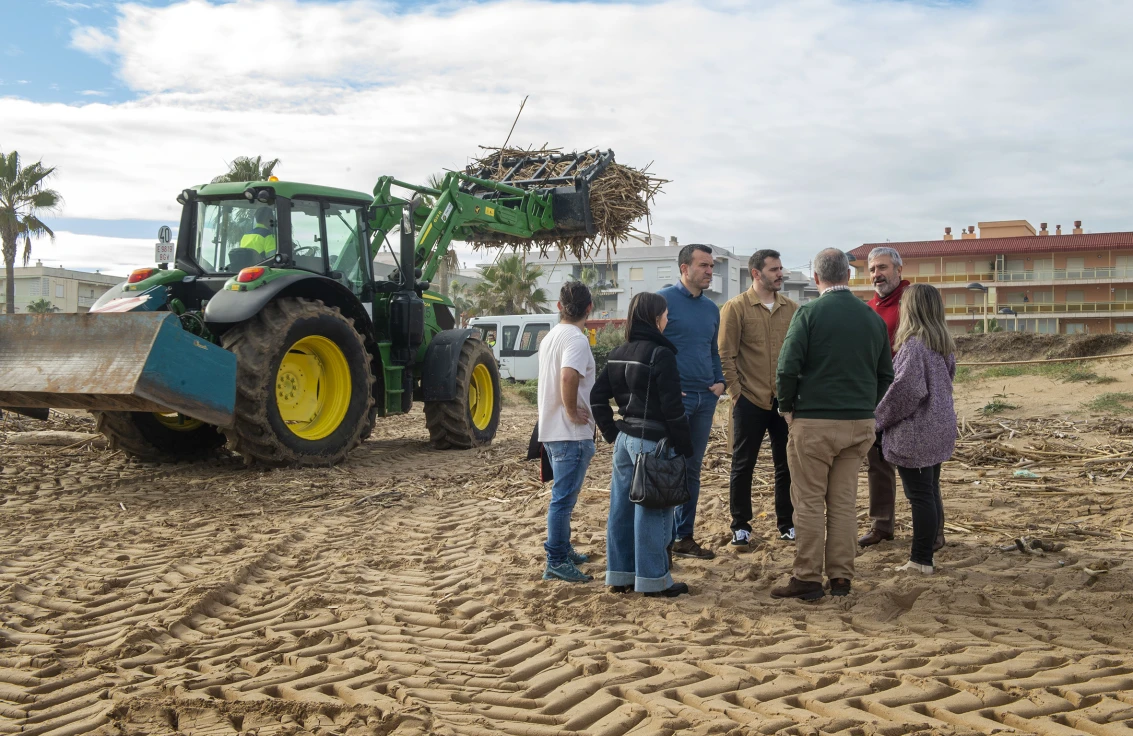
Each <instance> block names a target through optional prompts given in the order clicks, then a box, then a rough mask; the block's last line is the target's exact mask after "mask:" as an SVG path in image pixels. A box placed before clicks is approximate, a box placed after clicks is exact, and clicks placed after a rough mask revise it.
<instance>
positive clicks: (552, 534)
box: [543, 440, 594, 565]
mask: <svg viewBox="0 0 1133 736" xmlns="http://www.w3.org/2000/svg"><path fill="white" fill-rule="evenodd" d="M543 448H544V449H545V450H546V451H547V454H548V455H549V456H550V458H551V470H553V471H554V473H555V479H554V481H552V482H551V503H550V504H549V505H548V507H547V541H546V542H545V543H544V544H543V549H545V550H547V563H548V564H551V565H560V564H562V563H563V561H564V560H566V558H567V554H569V553H570V514H571V512H572V511H574V504H575V502H576V501H578V491H579V490H580V489H581V488H582V481H584V480H585V479H586V469H587V468H589V467H590V459H591V458H592V457H594V440H569V441H564V442H544V443H543Z"/></svg>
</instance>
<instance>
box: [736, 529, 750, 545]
mask: <svg viewBox="0 0 1133 736" xmlns="http://www.w3.org/2000/svg"><path fill="white" fill-rule="evenodd" d="M749 544H751V532H749V531H748V530H747V529H737V530H735V531H734V532H732V546H734V547H746V546H748V545H749Z"/></svg>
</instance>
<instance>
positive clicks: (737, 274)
mask: <svg viewBox="0 0 1133 736" xmlns="http://www.w3.org/2000/svg"><path fill="white" fill-rule="evenodd" d="M739 280H740V269H738V268H736V267H735V266H732V281H739Z"/></svg>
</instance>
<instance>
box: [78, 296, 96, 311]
mask: <svg viewBox="0 0 1133 736" xmlns="http://www.w3.org/2000/svg"><path fill="white" fill-rule="evenodd" d="M97 301H98V297H97V296H80V297H79V308H80V309H81V308H83V307H86V308H88V309H89V308H90V307H93V306H94V303H95V302H97Z"/></svg>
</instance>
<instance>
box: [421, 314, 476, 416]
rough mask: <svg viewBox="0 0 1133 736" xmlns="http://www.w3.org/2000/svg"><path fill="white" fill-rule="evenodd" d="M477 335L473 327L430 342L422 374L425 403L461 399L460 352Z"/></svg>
mask: <svg viewBox="0 0 1133 736" xmlns="http://www.w3.org/2000/svg"><path fill="white" fill-rule="evenodd" d="M474 332H475V330H474V329H473V328H471V327H466V328H464V329H463V330H444V331H443V332H438V333H437V334H436V336H435V337H434V338H433V339H432V340H431V341H430V342H429V347H427V348H426V349H425V365H424V366H423V370H422V371H421V400H422V401H452V400H454V399H456V398H458V393H459V392H458V390H457V386H456V373H457V369H458V368H459V366H460V351H461V348H463V347H464V341H465V340H467V339H468V338H470V337H472V334H473V333H474Z"/></svg>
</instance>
